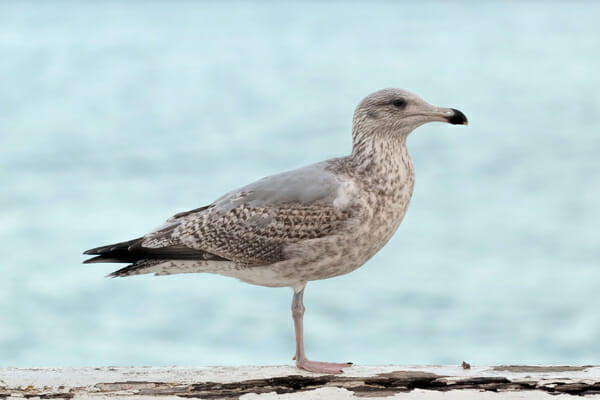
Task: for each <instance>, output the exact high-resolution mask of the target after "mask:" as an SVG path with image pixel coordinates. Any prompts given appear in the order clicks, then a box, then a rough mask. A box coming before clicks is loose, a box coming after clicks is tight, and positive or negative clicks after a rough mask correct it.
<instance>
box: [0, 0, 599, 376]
mask: <svg viewBox="0 0 600 400" xmlns="http://www.w3.org/2000/svg"><path fill="white" fill-rule="evenodd" d="M599 17H600V5H599V4H598V3H594V2H581V3H577V2H563V3H559V2H548V3H545V2H541V1H540V2H525V3H521V2H510V3H504V2H471V1H464V2H453V3H442V2H422V3H419V4H418V5H416V4H408V2H407V4H404V3H400V2H399V3H397V4H391V3H370V2H369V3H351V5H343V4H342V3H328V4H326V5H322V4H319V3H317V2H308V3H303V4H287V5H276V4H274V3H269V2H257V3H230V4H227V5H225V4H217V3H214V4H213V3H194V2H167V1H164V2H160V1H157V2H152V3H150V4H145V3H143V2H134V1H132V2H97V3H91V4H78V3H77V2H53V3H50V2H44V3H42V2H2V3H0V251H1V255H2V257H1V259H0V276H1V279H0V366H23V367H24V366H29V367H32V366H84V365H89V366H99V365H215V364H230V365H242V364H284V363H291V357H292V355H293V353H294V346H293V329H292V322H291V316H290V311H289V308H290V302H291V291H290V290H289V289H267V288H261V287H254V286H250V285H247V284H243V283H240V282H238V281H236V280H234V279H231V278H224V277H219V276H211V275H182V276H171V277H159V278H157V277H152V276H142V277H136V278H128V279H112V280H111V279H104V278H103V276H104V275H105V274H107V273H109V272H111V271H112V270H113V269H114V268H115V266H112V265H98V264H96V265H81V261H82V259H83V256H82V255H81V252H82V251H83V250H85V249H87V248H90V247H93V246H97V245H101V244H105V243H111V242H115V241H120V240H125V239H129V238H133V237H136V236H139V235H141V234H143V233H145V232H147V231H149V230H150V229H152V228H154V227H156V226H158V225H160V224H161V223H162V221H163V220H164V219H166V218H167V217H169V216H170V215H172V214H173V213H175V212H179V211H184V210H186V209H190V208H195V207H199V206H202V205H205V204H207V203H209V202H211V201H212V200H214V199H215V198H216V197H218V196H219V195H221V194H222V193H223V192H225V191H228V190H231V189H233V188H235V187H238V186H241V185H243V184H245V183H248V182H249V181H252V180H254V179H257V178H259V177H262V176H265V175H269V174H272V173H275V172H278V171H282V170H285V169H291V168H295V167H298V166H301V165H304V164H307V163H311V162H315V161H319V160H322V159H325V158H329V157H334V156H340V155H345V154H347V153H348V152H349V151H350V121H351V114H352V112H353V108H354V106H355V105H356V104H357V103H358V101H360V99H361V98H362V97H364V96H365V95H367V94H368V93H370V92H372V91H374V90H377V89H380V88H383V87H401V88H405V89H408V90H411V91H413V92H415V93H417V94H419V95H421V96H422V97H424V98H425V99H426V100H427V101H429V102H431V103H433V104H436V105H439V106H448V107H455V108H458V109H460V110H462V111H464V112H465V113H466V114H467V116H468V117H469V120H470V125H469V126H468V127H457V126H449V125H448V126H447V125H443V124H430V125H428V126H424V127H422V128H419V129H418V130H417V131H416V132H415V133H414V134H413V135H411V137H410V138H409V146H410V151H411V153H412V155H413V158H414V163H415V166H416V171H417V185H416V189H415V194H414V197H413V201H412V204H411V206H410V209H409V211H408V214H407V216H406V219H405V221H404V222H403V224H402V225H401V227H400V229H399V231H398V232H397V234H396V235H395V237H394V238H393V239H392V241H391V242H390V243H389V244H388V245H387V246H386V247H385V248H384V249H383V250H382V251H381V252H380V253H379V254H378V255H377V256H376V257H374V258H373V259H372V260H370V261H369V262H368V263H367V264H366V265H365V266H364V267H363V268H361V269H359V270H357V271H355V272H353V273H352V274H349V275H346V276H343V277H339V278H336V279H331V280H325V281H319V282H314V283H311V284H309V286H308V288H307V290H306V295H305V301H306V307H307V313H306V317H305V321H306V336H307V338H306V340H307V351H308V355H309V356H310V357H312V358H315V359H323V360H329V361H346V360H351V361H354V362H355V363H359V364H386V363H448V364H458V363H460V362H461V361H462V360H467V361H469V362H471V363H474V364H493V363H541V364H555V363H556V364H599V363H600V312H599V306H600V235H599V228H598V227H599V226H600V201H599V199H600V161H599V154H600V74H599V73H598V71H600V24H598V18H599Z"/></svg>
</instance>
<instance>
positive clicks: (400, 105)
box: [392, 99, 406, 110]
mask: <svg viewBox="0 0 600 400" xmlns="http://www.w3.org/2000/svg"><path fill="white" fill-rule="evenodd" d="M392 105H393V106H394V107H396V108H398V109H400V110H402V109H404V108H405V107H406V100H404V99H396V100H393V101H392Z"/></svg>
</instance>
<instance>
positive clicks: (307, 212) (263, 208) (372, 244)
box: [85, 89, 467, 373]
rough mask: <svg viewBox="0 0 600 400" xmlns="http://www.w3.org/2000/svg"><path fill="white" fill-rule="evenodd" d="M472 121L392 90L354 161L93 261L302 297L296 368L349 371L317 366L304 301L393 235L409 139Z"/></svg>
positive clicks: (319, 169) (374, 99)
mask: <svg viewBox="0 0 600 400" xmlns="http://www.w3.org/2000/svg"><path fill="white" fill-rule="evenodd" d="M431 121H441V122H449V123H451V124H455V125H457V124H462V125H466V124H467V118H466V117H465V115H464V114H463V113H462V112H460V111H458V110H456V109H453V108H439V107H434V106H432V105H430V104H429V103H427V102H425V101H424V100H422V99H421V98H419V97H418V96H416V95H414V94H412V93H410V92H407V91H404V90H400V89H383V90H380V91H378V92H375V93H372V94H370V95H369V96H367V97H366V98H365V99H363V100H362V101H361V102H360V104H359V105H358V106H357V107H356V110H355V111H354V117H353V121H352V122H353V124H352V154H350V155H349V156H347V157H342V158H333V159H330V160H326V161H322V162H319V163H316V164H312V165H308V166H306V167H303V168H299V169H295V170H292V171H288V172H283V173H280V174H276V175H271V176H268V177H266V178H263V179H260V180H258V181H256V182H254V183H251V184H249V185H247V186H244V187H242V188H240V189H237V190H234V191H232V192H229V193H227V194H225V195H224V196H222V197H220V198H218V199H217V200H216V201H215V202H213V203H212V204H209V205H207V206H205V207H201V208H197V209H194V210H191V211H187V212H183V213H179V214H175V215H174V216H173V217H171V218H169V219H168V220H167V221H166V223H165V224H164V225H162V226H161V227H159V228H158V229H156V230H154V231H152V232H150V233H148V234H147V235H144V236H143V237H140V238H137V239H133V240H129V241H126V242H121V243H116V244H112V245H109V246H102V247H97V248H94V249H91V250H88V251H86V252H85V254H93V255H96V256H95V257H93V258H90V259H88V260H86V261H85V263H94V262H110V263H128V264H129V265H128V266H126V267H124V268H121V269H119V270H117V271H115V272H113V273H112V274H110V276H113V277H118V276H119V277H120V276H130V275H139V274H148V273H154V274H155V275H170V274H178V273H186V272H210V273H215V274H221V275H226V276H231V277H235V278H238V279H240V280H242V281H244V282H248V283H252V284H255V285H261V286H269V287H283V286H289V287H291V288H292V289H293V291H294V297H293V300H292V317H293V319H294V329H295V333H296V354H295V356H294V359H295V360H296V366H297V367H298V368H301V369H304V370H307V371H313V372H322V373H340V372H342V368H344V367H347V366H349V365H351V363H326V362H319V361H310V360H309V359H308V358H307V357H306V354H305V352H304V338H303V326H302V319H303V315H304V305H303V301H302V297H303V295H304V288H305V286H306V283H307V282H308V281H312V280H317V279H326V278H331V277H334V276H338V275H343V274H347V273H348V272H351V271H354V270H355V269H357V268H358V267H360V266H361V265H363V264H364V263H365V262H366V261H367V260H368V259H369V258H371V257H372V256H373V255H374V254H375V253H376V252H377V251H378V250H379V249H381V248H382V247H383V246H384V245H385V244H386V243H387V241H388V240H389V239H390V238H391V237H392V235H393V234H394V232H395V231H396V229H397V228H398V226H399V225H400V222H401V221H402V218H403V217H404V214H405V213H406V209H407V208H408V203H409V201H410V198H411V196H412V192H413V186H414V182H415V176H414V171H413V164H412V161H411V159H410V156H409V154H408V150H407V148H406V137H407V136H408V134H409V133H410V132H412V131H413V130H414V129H415V128H417V127H419V126H421V125H423V124H424V123H426V122H431Z"/></svg>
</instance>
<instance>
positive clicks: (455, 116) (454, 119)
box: [446, 108, 469, 125]
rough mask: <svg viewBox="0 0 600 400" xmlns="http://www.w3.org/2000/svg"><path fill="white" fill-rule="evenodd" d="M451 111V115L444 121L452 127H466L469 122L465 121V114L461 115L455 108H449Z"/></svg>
mask: <svg viewBox="0 0 600 400" xmlns="http://www.w3.org/2000/svg"><path fill="white" fill-rule="evenodd" d="M451 110H452V114H450V115H448V116H447V117H446V119H447V120H448V122H449V123H451V124H452V125H468V124H469V121H468V120H467V117H466V116H465V114H463V113H462V112H461V111H458V110H457V109H456V108H451Z"/></svg>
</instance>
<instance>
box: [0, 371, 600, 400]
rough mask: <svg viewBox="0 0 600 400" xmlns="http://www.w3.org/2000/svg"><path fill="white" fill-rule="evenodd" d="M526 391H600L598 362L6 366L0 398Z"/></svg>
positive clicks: (540, 394)
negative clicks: (314, 368)
mask: <svg viewBox="0 0 600 400" xmlns="http://www.w3.org/2000/svg"><path fill="white" fill-rule="evenodd" d="M524 392H526V393H527V397H528V398H531V397H532V396H534V397H533V398H540V399H541V398H552V399H557V396H558V397H568V398H574V397H573V396H575V395H577V396H586V397H590V398H600V367H594V366H580V367H574V366H496V367H478V366H474V367H470V366H467V365H466V364H463V366H399V365H393V366H355V367H351V368H348V369H347V370H346V372H345V373H344V374H342V375H321V374H313V373H309V372H301V371H299V370H297V369H295V368H292V367H284V366H281V367H205V368H183V367H172V368H163V367H134V368H125V367H118V368H110V367H107V368H42V369H28V368H0V399H14V398H40V399H84V398H96V399H103V398H114V397H117V396H118V397H119V398H122V399H125V398H135V399H140V400H141V399H154V400H156V399H159V398H160V399H175V398H180V399H181V398H200V399H239V398H244V399H285V398H288V399H292V398H293V399H302V398H326V399H332V400H333V399H352V398H362V399H366V398H378V399H382V398H391V397H393V398H395V399H398V398H402V399H404V398H405V399H411V398H419V399H422V398H482V399H483V398H486V399H487V398H494V399H500V398H523V395H524V394H525V393H524ZM517 394H518V395H519V396H520V397H515V396H517ZM455 395H457V396H458V395H460V397H454V396H455ZM490 396H492V397H490Z"/></svg>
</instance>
